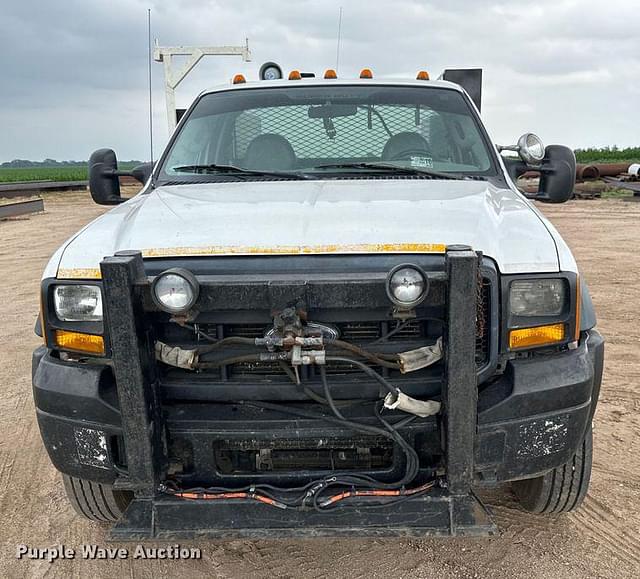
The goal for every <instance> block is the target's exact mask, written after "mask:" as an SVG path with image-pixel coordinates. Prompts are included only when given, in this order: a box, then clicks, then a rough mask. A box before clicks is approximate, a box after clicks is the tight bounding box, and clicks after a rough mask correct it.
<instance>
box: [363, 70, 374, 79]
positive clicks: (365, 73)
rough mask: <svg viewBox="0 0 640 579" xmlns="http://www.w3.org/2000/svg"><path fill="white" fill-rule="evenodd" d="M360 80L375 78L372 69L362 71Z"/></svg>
mask: <svg viewBox="0 0 640 579" xmlns="http://www.w3.org/2000/svg"><path fill="white" fill-rule="evenodd" d="M360 78H373V72H371V69H370V68H363V69H362V70H361V71H360Z"/></svg>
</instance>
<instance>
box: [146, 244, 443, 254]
mask: <svg viewBox="0 0 640 579" xmlns="http://www.w3.org/2000/svg"><path fill="white" fill-rule="evenodd" d="M446 249H447V246H446V245H445V244H443V243H359V244H350V245H341V244H331V245H276V246H272V247H260V246H253V245H249V246H225V245H211V246H208V247H158V248H151V249H143V250H142V255H143V256H144V257H174V256H193V255H309V254H327V253H444V252H445V251H446Z"/></svg>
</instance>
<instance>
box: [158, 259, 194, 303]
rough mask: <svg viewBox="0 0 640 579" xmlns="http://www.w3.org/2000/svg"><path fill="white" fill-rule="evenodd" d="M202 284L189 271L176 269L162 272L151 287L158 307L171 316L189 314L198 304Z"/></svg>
mask: <svg viewBox="0 0 640 579" xmlns="http://www.w3.org/2000/svg"><path fill="white" fill-rule="evenodd" d="M199 293H200V284H199V283H198V280H197V279H196V276H195V275H193V274H192V273H191V272H190V271H189V270H187V269H182V268H181V267H176V268H173V269H168V270H167V271H164V272H162V273H161V274H160V275H159V276H158V277H156V279H154V280H153V284H152V285H151V296H152V298H153V301H154V302H155V303H156V305H157V306H158V307H159V308H160V309H161V310H164V311H165V312H168V313H170V314H183V313H186V312H188V311H189V310H190V309H191V308H193V306H194V305H195V303H196V300H197V299H198V294H199Z"/></svg>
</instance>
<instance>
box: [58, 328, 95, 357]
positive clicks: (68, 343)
mask: <svg viewBox="0 0 640 579" xmlns="http://www.w3.org/2000/svg"><path fill="white" fill-rule="evenodd" d="M54 340H55V343H56V346H57V347H58V348H62V349H64V350H73V351H75V352H86V353H87V354H97V355H99V356H104V338H103V337H102V336H95V335H93V334H83V333H81V332H69V331H67V330H56V331H55V334H54Z"/></svg>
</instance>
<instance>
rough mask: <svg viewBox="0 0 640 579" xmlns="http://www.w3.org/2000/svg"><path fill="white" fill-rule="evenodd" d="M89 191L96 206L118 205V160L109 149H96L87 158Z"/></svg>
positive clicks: (119, 198) (121, 200) (120, 200)
mask: <svg viewBox="0 0 640 579" xmlns="http://www.w3.org/2000/svg"><path fill="white" fill-rule="evenodd" d="M89 191H90V192H91V197H92V198H93V200H94V201H95V202H96V203H97V204H98V205H118V204H119V203H122V202H123V201H125V200H124V199H123V198H122V197H121V196H120V180H119V179H118V160H117V159H116V154H115V153H114V152H113V150H111V149H98V150H97V151H94V152H93V153H92V154H91V157H89Z"/></svg>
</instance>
